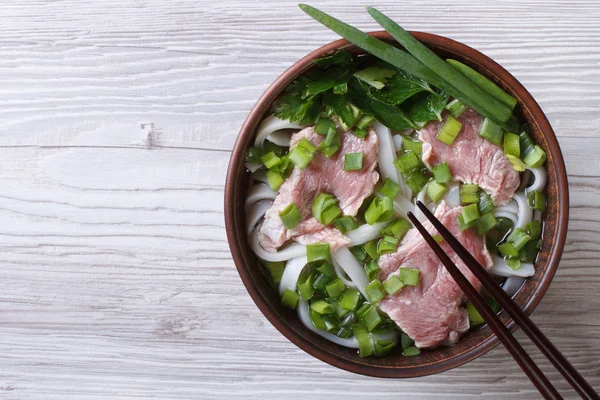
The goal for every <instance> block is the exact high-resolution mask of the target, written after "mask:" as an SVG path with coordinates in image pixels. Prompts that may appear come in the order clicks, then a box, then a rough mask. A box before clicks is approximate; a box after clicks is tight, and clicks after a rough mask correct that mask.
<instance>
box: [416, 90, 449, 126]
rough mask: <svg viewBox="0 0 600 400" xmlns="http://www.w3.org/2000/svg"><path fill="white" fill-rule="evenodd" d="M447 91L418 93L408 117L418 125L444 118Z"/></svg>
mask: <svg viewBox="0 0 600 400" xmlns="http://www.w3.org/2000/svg"><path fill="white" fill-rule="evenodd" d="M448 98H449V96H448V94H446V93H443V92H442V93H441V94H438V93H420V94H418V95H416V96H415V97H414V98H413V99H411V100H414V101H412V104H411V106H410V108H409V111H408V117H409V118H410V119H411V120H412V121H413V122H414V123H415V125H417V126H418V127H423V126H425V125H427V123H428V122H429V121H433V120H438V121H441V120H442V111H444V107H445V106H446V103H447V102H448Z"/></svg>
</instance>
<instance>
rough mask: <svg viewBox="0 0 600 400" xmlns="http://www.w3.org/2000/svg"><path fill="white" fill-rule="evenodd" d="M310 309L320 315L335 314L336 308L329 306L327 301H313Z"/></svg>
mask: <svg viewBox="0 0 600 400" xmlns="http://www.w3.org/2000/svg"><path fill="white" fill-rule="evenodd" d="M310 309H311V310H313V311H315V312H318V313H319V314H321V315H322V314H333V313H334V312H335V307H334V306H333V304H329V303H328V302H326V301H325V300H313V301H311V302H310Z"/></svg>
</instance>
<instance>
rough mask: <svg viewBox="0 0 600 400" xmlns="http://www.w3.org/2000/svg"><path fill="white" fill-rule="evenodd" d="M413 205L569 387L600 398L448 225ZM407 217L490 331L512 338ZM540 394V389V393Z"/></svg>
mask: <svg viewBox="0 0 600 400" xmlns="http://www.w3.org/2000/svg"><path fill="white" fill-rule="evenodd" d="M417 206H418V207H419V209H420V210H421V211H422V212H423V214H424V215H425V216H426V217H427V219H429V221H430V222H431V223H432V225H433V226H434V227H435V228H436V230H437V231H438V233H439V234H440V235H441V236H442V237H443V238H444V239H445V240H446V242H447V243H448V244H449V245H450V247H452V249H453V250H454V251H455V252H456V254H457V255H458V256H459V257H460V258H461V259H462V260H463V262H464V263H465V265H466V266H467V267H468V268H469V269H470V270H471V272H472V273H473V275H474V276H475V277H476V278H477V279H478V280H479V281H480V282H481V284H482V285H483V286H484V287H485V288H486V289H487V290H488V291H489V292H490V294H491V295H492V296H493V297H494V298H495V299H496V300H497V301H498V303H499V304H500V305H501V306H502V307H503V308H504V309H505V310H506V312H507V313H508V314H509V315H510V316H511V317H512V318H513V320H514V321H515V322H516V323H517V325H518V326H519V327H521V329H523V331H524V332H525V333H526V334H527V336H529V338H530V339H531V340H532V341H533V342H534V344H535V345H536V346H537V347H538V348H539V349H540V351H541V352H542V353H543V354H544V355H545V356H546V357H547V358H548V359H549V360H550V362H551V363H552V365H554V366H555V368H556V369H557V370H558V371H559V372H560V373H561V374H562V375H563V376H564V377H565V379H566V380H567V381H568V382H569V384H571V386H572V387H573V389H575V391H577V393H578V394H579V395H580V396H581V398H583V399H600V396H599V395H598V393H597V392H596V391H595V390H594V389H593V388H592V387H591V386H590V384H589V383H588V382H587V381H586V380H585V379H584V378H583V376H581V374H580V373H579V372H578V371H577V370H576V369H575V368H574V367H573V365H571V363H569V361H568V360H567V359H566V358H565V357H564V356H563V355H562V353H561V352H560V351H559V350H558V349H557V348H556V347H555V346H554V344H552V342H551V341H550V340H549V339H548V338H547V337H546V336H545V335H544V334H543V333H542V332H541V331H540V329H539V328H538V327H537V326H536V325H535V324H534V323H533V322H532V321H531V319H529V317H528V316H527V315H526V314H525V313H524V312H523V311H522V310H521V309H520V308H519V307H518V306H517V305H516V303H515V302H514V301H513V300H512V299H511V298H510V296H508V294H506V292H505V291H504V290H503V289H502V288H501V287H500V286H499V285H498V283H496V281H495V280H494V279H493V278H492V276H491V275H490V274H489V273H488V272H487V271H486V269H485V268H484V267H483V266H481V264H479V262H477V260H476V259H475V258H474V257H473V256H472V255H471V254H470V253H469V252H468V251H467V250H466V249H465V248H464V247H463V246H462V244H460V242H459V241H458V240H457V239H456V238H455V237H454V236H453V235H452V234H451V233H450V231H448V229H446V227H445V226H444V225H442V223H441V222H440V221H439V220H438V219H437V218H436V217H435V216H434V215H433V214H432V213H431V211H429V209H427V207H425V205H424V204H423V203H422V202H420V201H418V202H417ZM409 218H410V219H411V221H412V222H413V224H415V226H416V227H417V229H418V230H419V232H421V234H422V235H423V237H424V238H425V240H426V241H427V243H428V244H429V245H430V247H431V248H432V249H433V250H434V252H435V253H436V254H437V255H438V257H440V260H441V261H442V263H443V264H444V265H445V266H446V268H448V271H449V272H450V273H451V275H452V277H453V278H454V279H455V281H456V282H457V284H458V285H459V286H460V287H461V289H462V290H463V292H464V293H465V294H466V295H467V297H468V298H469V299H470V300H471V301H472V302H473V305H474V306H475V308H477V311H479V312H480V314H481V315H482V317H483V318H484V319H485V320H486V322H488V324H489V325H490V328H491V329H492V331H494V333H496V335H497V336H498V338H499V339H500V340H501V341H502V337H501V335H504V334H508V335H509V336H510V337H511V338H512V339H513V340H515V341H516V339H514V337H513V336H512V335H511V334H510V333H509V332H508V330H507V329H506V327H505V326H504V324H502V322H500V319H499V318H498V317H497V316H496V314H495V313H493V312H492V311H491V309H490V308H489V307H487V304H485V302H483V304H482V305H483V306H485V308H487V311H489V313H486V312H485V311H484V312H483V313H482V311H481V310H480V309H479V307H478V306H477V304H476V303H475V301H474V299H472V298H471V296H469V294H468V293H467V291H470V292H474V293H475V294H476V295H477V297H478V298H479V300H480V301H479V302H480V303H481V301H483V300H482V299H481V297H480V296H479V294H478V293H477V291H476V290H475V289H474V288H473V286H472V285H471V284H470V282H469V281H468V280H467V279H466V278H465V277H464V276H463V275H462V273H461V272H460V270H459V269H458V268H457V267H456V265H454V263H452V261H451V260H450V258H449V257H448V256H447V255H446V254H445V253H444V252H443V250H442V248H441V247H440V246H439V245H438V244H437V242H435V240H433V238H431V235H430V234H429V232H427V230H426V229H425V228H424V227H423V225H421V223H420V222H419V221H418V220H417V219H416V218H415V217H414V215H409ZM432 243H433V244H432ZM434 245H435V246H434ZM440 254H443V256H441V255H440ZM442 258H445V259H446V260H447V261H449V262H450V264H452V265H451V266H450V267H448V265H447V264H446V262H444V260H443V259H442ZM451 269H453V270H454V271H455V272H456V273H457V274H458V275H459V276H460V277H459V278H458V279H457V277H456V276H454V274H452V272H451ZM459 281H462V282H463V284H465V283H466V284H467V285H468V286H470V288H471V289H472V290H469V289H466V290H465V288H463V286H462V285H461V283H460V282H459ZM484 313H485V314H488V315H485V314H484ZM490 313H491V314H492V316H491V318H488V317H489V316H490V315H489V314H490ZM492 320H494V321H497V322H499V323H500V325H501V326H502V328H504V329H503V330H502V329H500V330H499V331H496V329H495V328H494V326H493V325H496V324H494V323H492V322H491V321H492ZM500 331H503V333H499V332H500ZM503 343H504V342H503ZM505 346H506V344H505ZM509 351H510V349H509ZM521 351H523V350H522V349H521ZM511 354H512V352H511ZM513 357H514V355H513ZM515 360H517V362H518V363H519V365H520V366H521V368H523V367H524V365H522V364H521V363H520V362H519V360H518V359H516V358H515ZM529 361H531V363H533V361H532V360H531V359H529ZM536 368H537V367H536ZM538 370H539V369H538ZM524 371H525V373H527V371H526V370H525V369H524ZM528 376H529V374H528ZM542 376H543V374H542ZM543 378H544V379H546V377H545V376H543ZM530 379H532V378H531V376H530ZM546 381H547V379H546ZM532 382H533V383H534V384H535V385H536V387H538V385H537V384H536V383H540V384H541V383H543V381H535V380H534V379H532ZM548 383H549V382H548ZM550 387H552V386H551V385H550ZM538 389H539V387H538ZM552 389H554V388H553V387H552ZM540 392H541V390H540ZM554 392H556V390H555V389H554ZM542 394H543V395H544V393H542ZM548 394H549V393H548ZM556 395H558V393H556ZM544 396H545V395H544ZM559 396H560V395H559ZM547 398H555V397H547ZM559 398H560V397H559Z"/></svg>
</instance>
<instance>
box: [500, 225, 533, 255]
mask: <svg viewBox="0 0 600 400" xmlns="http://www.w3.org/2000/svg"><path fill="white" fill-rule="evenodd" d="M506 240H507V241H509V242H510V243H512V244H513V246H515V249H516V250H517V251H519V250H521V248H522V247H523V246H525V245H526V244H527V242H529V241H530V240H531V236H529V235H528V234H527V232H525V231H524V230H523V229H520V228H517V229H515V230H513V231H512V232H511V234H510V235H508V238H506Z"/></svg>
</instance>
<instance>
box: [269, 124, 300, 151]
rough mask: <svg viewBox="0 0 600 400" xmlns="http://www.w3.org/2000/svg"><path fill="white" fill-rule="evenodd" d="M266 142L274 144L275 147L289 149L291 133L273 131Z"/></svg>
mask: <svg viewBox="0 0 600 400" xmlns="http://www.w3.org/2000/svg"><path fill="white" fill-rule="evenodd" d="M295 129H296V128H295ZM267 140H268V141H269V142H271V143H275V144H276V145H277V146H283V147H290V141H291V140H292V132H291V131H289V130H280V131H275V132H273V133H271V134H270V135H269V136H268V137H267Z"/></svg>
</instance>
